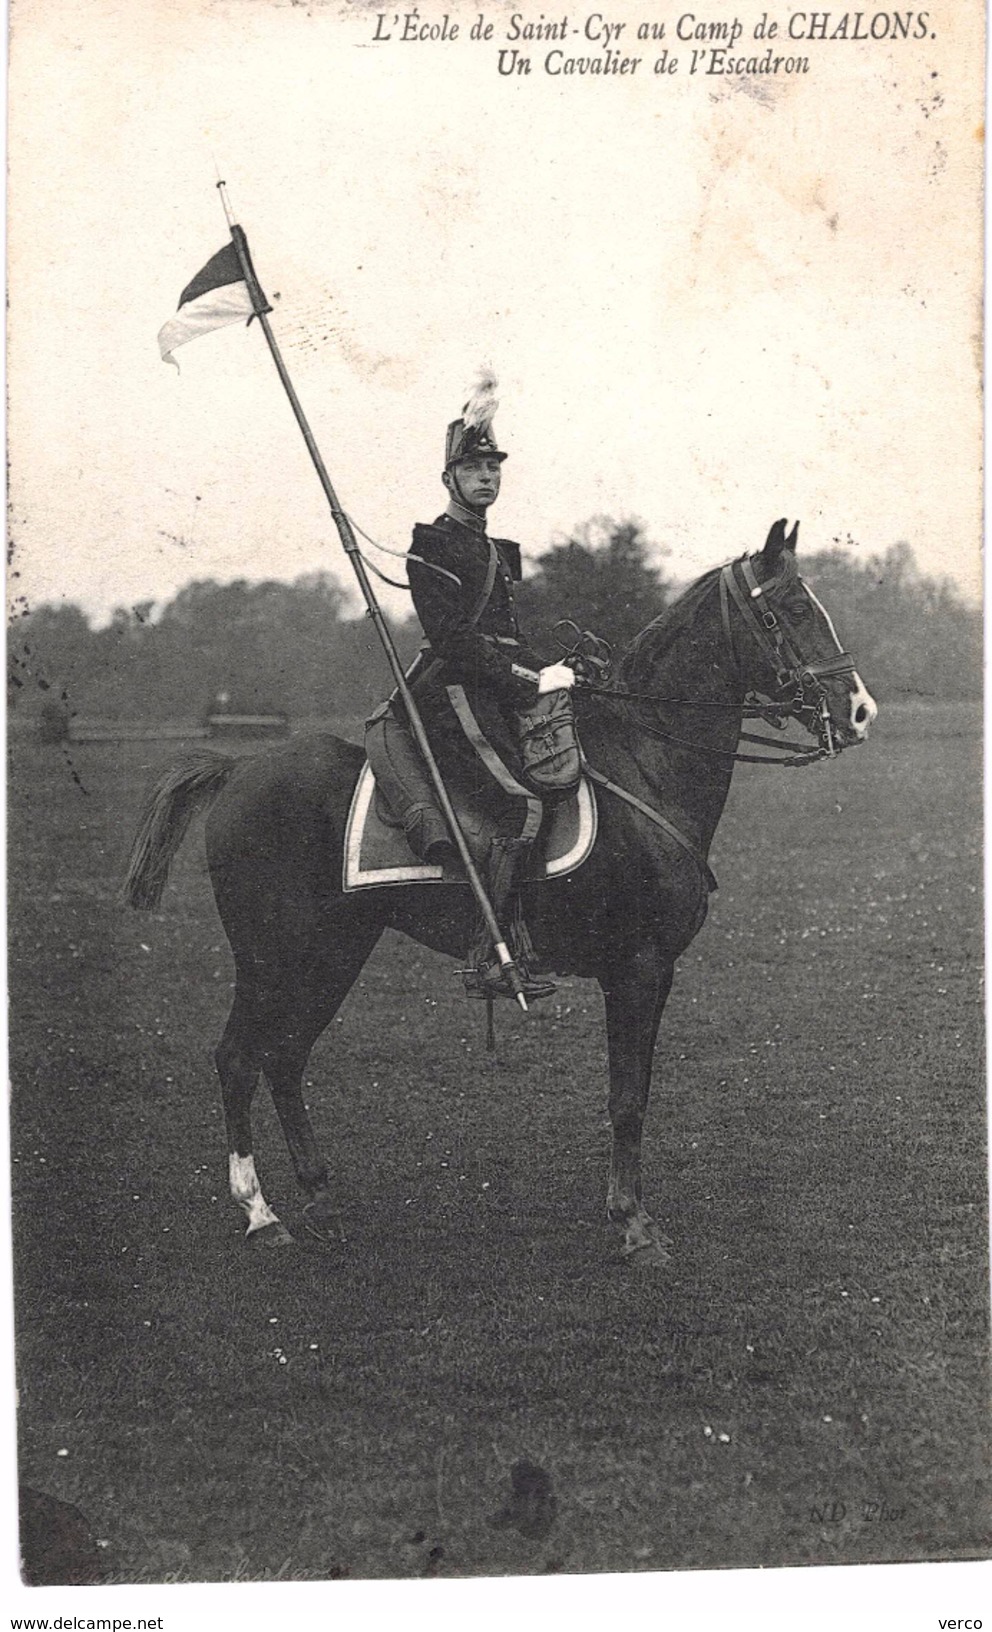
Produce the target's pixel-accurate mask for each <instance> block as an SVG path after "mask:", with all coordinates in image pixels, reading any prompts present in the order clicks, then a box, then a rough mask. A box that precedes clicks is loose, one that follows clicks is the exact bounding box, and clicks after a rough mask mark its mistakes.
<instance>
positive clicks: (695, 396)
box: [10, 0, 981, 617]
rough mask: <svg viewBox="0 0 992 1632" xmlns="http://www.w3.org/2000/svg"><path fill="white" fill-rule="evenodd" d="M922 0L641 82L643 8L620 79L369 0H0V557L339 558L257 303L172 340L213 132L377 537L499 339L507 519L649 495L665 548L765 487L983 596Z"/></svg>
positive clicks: (400, 508) (957, 17)
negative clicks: (4, 3) (904, 31)
mask: <svg viewBox="0 0 992 1632" xmlns="http://www.w3.org/2000/svg"><path fill="white" fill-rule="evenodd" d="M443 9H444V8H443V7H442V8H438V12H437V14H438V15H440V13H441V11H443ZM545 9H546V10H547V8H545ZM681 9H682V8H681V7H673V8H659V7H657V6H654V7H647V8H645V7H638V6H636V5H633V4H630V3H628V0H622V3H621V4H620V5H619V6H615V7H612V8H610V9H609V11H608V13H607V15H609V16H610V17H613V18H621V19H623V18H626V19H627V21H628V30H630V29H632V28H633V26H634V23H635V22H636V20H637V19H638V18H639V17H640V16H642V15H644V14H645V12H646V13H647V15H649V16H651V17H667V18H668V19H669V25H670V26H671V24H672V23H673V22H674V20H675V18H676V17H677V16H678V15H679V13H680V11H681ZM719 9H721V11H722V12H723V13H726V11H727V8H726V7H723V8H719ZM761 9H762V8H760V7H755V8H753V11H748V10H747V9H743V8H742V11H741V15H742V16H744V17H746V18H749V19H752V20H753V18H756V17H758V16H759V15H760V11H761ZM420 10H421V14H422V15H425V16H426V15H429V14H431V11H430V8H429V7H427V6H423V5H422V6H421V8H420ZM448 10H449V11H451V10H454V13H455V15H456V16H460V17H461V19H462V22H463V25H465V26H463V33H464V32H465V31H466V27H467V25H468V24H469V23H470V22H471V21H472V19H473V18H474V16H475V15H477V8H476V7H475V6H472V7H468V8H459V7H458V6H457V5H456V6H455V7H454V8H452V7H451V6H450V5H449V7H448ZM509 11H510V8H505V9H504V8H501V7H498V6H495V7H494V6H490V7H489V8H488V9H487V15H488V16H489V17H490V18H491V19H493V20H494V21H495V22H496V24H497V29H499V30H502V29H503V28H505V26H506V22H507V19H508V16H509ZM533 14H534V15H535V16H537V15H538V11H537V8H535V10H534V13H533ZM551 15H552V12H551V11H548V16H551ZM554 15H556V16H557V15H558V13H557V12H555V13H554ZM585 15H586V14H585V12H582V13H581V14H579V13H576V14H575V19H576V20H578V19H579V18H580V17H584V16H585ZM931 15H932V17H933V18H934V19H936V21H935V22H934V29H935V31H936V34H937V38H936V39H935V40H931V41H927V42H925V43H923V44H916V43H914V42H911V41H910V42H902V43H901V44H899V45H898V46H887V45H884V46H883V45H877V46H855V45H852V44H850V43H847V44H835V45H833V46H821V47H808V48H807V49H808V50H809V54H810V60H811V64H812V70H811V72H810V74H809V75H807V76H805V77H802V78H799V77H796V78H791V79H784V78H780V79H777V80H764V81H756V80H753V79H751V80H749V79H744V80H738V79H736V78H734V79H723V78H715V77H714V78H711V79H709V80H708V81H701V80H700V79H699V78H689V77H687V76H686V75H685V74H684V73H683V74H682V75H681V76H676V77H666V78H665V79H659V78H657V77H655V76H653V75H652V74H651V73H650V66H651V62H652V60H653V57H654V56H655V55H656V54H657V48H656V47H652V46H647V47H642V48H641V49H642V50H643V51H644V52H645V62H644V63H643V64H642V67H641V69H640V70H639V71H638V73H636V74H635V75H634V76H633V77H626V78H623V79H621V78H612V79H610V78H606V79H599V80H589V79H578V78H573V79H566V78H565V77H564V76H560V77H558V78H552V77H549V76H547V75H545V74H543V73H541V72H540V71H538V72H536V73H535V74H534V75H532V76H531V77H530V78H513V79H507V78H501V77H500V76H499V75H498V74H497V73H496V68H495V60H496V59H495V49H494V48H493V47H485V46H479V45H471V44H470V43H468V42H467V41H465V40H462V41H459V42H455V43H454V44H450V45H435V46H426V45H413V44H401V43H397V42H395V41H393V42H390V43H389V44H379V45H376V44H374V43H373V40H372V36H373V31H374V11H373V9H371V8H369V9H366V8H364V7H359V6H352V7H345V8H339V7H337V6H333V5H332V6H325V7H313V8H312V9H308V8H307V7H306V6H304V5H296V4H288V3H287V4H285V5H282V4H278V3H277V4H266V3H263V0H236V3H232V0H219V3H216V4H208V5H203V4H196V5H193V4H190V3H188V0H170V3H169V4H168V5H164V4H163V5H161V6H154V5H141V6H140V7H137V6H135V4H134V0H60V3H59V4H57V5H53V4H52V3H51V0H15V4H14V15H13V42H12V48H11V66H12V76H13V88H12V95H11V121H12V152H11V163H12V182H11V214H12V220H11V227H10V248H11V299H12V306H13V315H12V319H11V337H10V378H11V398H12V408H11V441H12V460H13V474H12V486H11V498H12V518H13V537H14V542H15V547H16V562H15V564H16V566H17V569H18V571H19V572H20V574H21V577H20V579H19V580H18V581H17V583H16V585H15V590H16V591H17V592H23V593H24V594H26V595H27V597H28V599H29V601H30V602H31V603H33V604H36V603H38V602H40V601H43V600H57V599H59V598H60V597H65V598H68V599H70V600H74V601H77V602H79V603H81V604H82V605H84V606H85V607H86V608H87V610H89V611H90V612H92V613H94V614H95V615H98V616H100V617H104V616H106V615H107V614H108V612H109V611H110V609H111V608H112V607H113V606H114V605H116V604H125V605H130V604H133V603H135V602H138V601H143V600H147V599H162V598H167V597H169V596H170V595H171V594H172V593H174V591H175V590H176V589H177V588H178V587H179V586H180V585H181V584H182V583H184V582H186V581H188V580H189V579H190V578H192V577H201V578H202V577H214V578H217V579H230V578H234V577H239V576H244V577H248V578H261V577H266V576H275V577H287V578H291V577H294V576H296V575H297V574H299V573H302V572H308V571H313V570H317V569H320V568H329V569H330V570H332V571H334V572H336V573H340V574H341V576H342V578H344V577H346V568H345V567H344V565H343V563H342V556H341V552H340V548H339V545H338V543H337V539H336V535H335V532H334V528H333V525H332V523H331V521H330V518H329V516H328V513H327V510H326V506H325V504H324V500H323V497H322V495H321V492H320V489H319V487H318V485H317V482H316V479H315V477H314V475H313V473H312V471H311V469H310V466H309V463H308V461H307V457H306V453H305V450H304V448H303V444H302V441H301V440H300V437H299V433H298V431H297V430H296V427H295V424H294V422H293V420H292V418H291V415H290V411H289V408H288V405H287V404H286V402H285V399H284V398H283V396H282V392H281V387H280V386H279V383H278V380H277V378H276V376H275V372H274V369H273V367H272V364H271V362H270V360H269V358H268V355H267V352H266V349H265V345H264V341H263V338H262V336H261V334H260V333H259V332H258V331H257V329H256V328H252V329H250V330H248V331H246V330H245V329H244V328H243V327H237V328H230V329H226V330H223V331H220V332H218V333H216V334H213V335H210V336H208V337H207V338H205V339H201V340H198V341H196V342H194V343H193V344H192V345H190V346H189V347H187V348H185V349H184V350H183V351H181V352H180V353H179V354H178V356H179V362H180V365H181V372H180V373H177V372H176V371H175V370H174V369H171V368H168V367H167V366H165V365H164V364H163V363H162V362H161V361H160V360H159V357H158V352H157V347H156V333H157V330H158V328H159V327H160V325H161V324H162V323H163V322H164V321H165V320H166V318H168V317H169V316H170V315H172V313H173V311H174V310H175V307H176V303H177V299H178V295H179V292H180V290H181V289H182V287H183V286H184V285H185V284H186V283H187V282H188V281H189V279H190V278H191V277H192V276H193V274H194V273H195V272H196V271H198V270H199V268H200V267H201V266H202V265H203V263H204V262H205V261H206V260H207V259H208V258H209V256H210V255H211V254H213V253H214V251H216V250H217V249H219V248H220V247H221V245H222V244H223V242H224V241H225V239H226V227H225V223H224V219H223V215H222V212H221V209H220V205H219V202H218V199H217V194H216V191H215V188H214V182H215V180H216V175H217V171H216V169H215V163H216V164H217V165H219V166H220V169H221V172H222V174H223V176H224V177H225V179H226V180H227V182H228V184H229V190H230V195H231V199H232V202H233V204H234V207H235V209H236V212H237V214H238V216H239V219H240V220H241V221H242V223H243V225H244V227H245V229H246V231H247V233H248V237H249V242H250V244H251V246H252V250H253V254H254V259H255V264H256V268H257V270H258V273H259V277H260V279H261V281H262V284H263V287H264V288H265V289H266V291H267V292H268V294H269V297H270V299H271V300H272V301H273V304H274V306H275V308H276V310H275V314H274V317H273V325H274V328H275V330H276V333H277V335H278V336H279V337H280V339H281V340H282V342H283V343H284V346H285V352H286V359H287V362H288V364H289V367H290V369H291V371H292V373H293V375H294V379H295V382H296V385H297V389H298V391H299V393H300V396H301V398H302V400H303V403H304V406H305V408H306V409H307V411H308V413H309V415H310V418H311V421H312V424H313V427H314V430H315V432H316V434H317V437H318V440H319V442H320V444H321V447H322V450H323V453H324V456H325V458H326V460H327V463H328V465H329V467H330V470H331V474H332V477H333V478H334V480H335V483H336V485H337V487H338V490H339V493H340V495H341V497H342V500H343V502H344V504H345V505H346V507H347V508H348V509H349V510H350V511H351V513H352V514H353V515H354V516H355V518H356V519H357V520H358V521H359V522H360V523H361V525H362V526H363V527H365V528H366V529H367V530H368V531H369V532H370V533H372V534H373V535H374V536H375V537H377V538H381V539H383V540H384V541H386V542H388V543H390V544H392V545H393V546H394V547H400V548H405V546H406V543H407V540H408V537H409V529H410V526H411V524H412V522H413V521H415V520H418V519H430V518H431V517H432V516H433V515H434V514H435V513H436V512H437V510H438V509H440V508H441V506H442V502H443V495H442V490H441V488H440V483H439V472H440V467H441V462H442V449H443V444H444V428H445V424H446V421H447V420H448V419H449V418H451V417H453V415H454V414H455V413H456V412H457V411H458V409H459V407H460V404H461V402H462V400H463V398H464V395H465V392H466V388H467V387H468V385H469V384H470V382H471V379H472V376H473V373H474V371H475V369H476V366H477V364H478V363H479V362H480V361H482V360H483V359H487V360H489V361H491V362H492V364H493V365H494V367H495V368H496V371H497V373H498V374H499V376H500V385H501V393H500V394H501V398H502V407H501V410H500V413H499V415H498V417H497V422H496V423H497V430H498V433H499V437H500V440H501V443H502V445H503V446H504V447H506V448H507V449H508V450H509V452H510V455H511V457H510V460H509V462H508V463H507V465H506V466H505V486H504V495H503V497H502V499H501V500H500V504H499V507H498V509H497V511H496V512H494V515H493V528H494V531H496V532H498V533H502V534H505V535H507V536H511V537H516V538H517V539H519V540H520V541H521V542H522V544H523V546H524V551H525V555H529V556H531V557H533V556H534V555H536V554H538V553H540V552H541V551H542V550H543V549H545V548H547V546H548V544H549V542H551V541H552V540H553V539H554V538H555V537H556V536H560V535H561V534H562V533H564V532H566V531H568V530H569V529H571V528H573V527H574V526H575V525H576V524H579V523H581V522H583V521H584V520H586V519H587V518H589V517H590V516H592V515H594V514H596V513H607V514H610V515H613V516H618V517H619V516H627V515H630V514H633V515H636V516H638V517H640V518H641V519H642V520H643V521H644V523H645V524H646V527H647V529H648V532H649V535H650V536H651V538H652V539H654V540H656V541H657V542H658V543H659V544H662V545H665V546H667V548H668V550H669V551H670V554H669V556H668V559H667V567H668V570H669V572H670V573H671V574H672V575H673V576H675V577H678V578H686V577H689V576H691V575H693V574H695V573H697V572H700V571H702V570H704V569H705V568H707V567H708V566H710V565H713V564H715V563H716V562H717V561H720V560H723V559H725V558H727V557H728V556H730V555H732V554H735V553H739V552H740V551H741V550H743V549H744V548H746V547H751V546H757V545H760V543H761V542H762V540H763V538H764V534H765V531H766V529H767V526H768V524H769V523H770V522H771V521H772V520H774V519H775V518H776V517H777V516H780V515H784V516H787V517H789V518H790V519H795V518H798V519H800V521H801V523H802V536H803V539H804V541H805V543H806V546H807V547H808V548H823V547H825V546H827V545H830V544H831V543H833V542H835V541H840V542H841V543H842V544H843V545H844V546H845V547H846V548H849V549H850V550H851V551H852V552H854V553H855V554H856V556H857V557H859V558H863V557H864V556H865V555H867V554H869V553H874V552H876V551H882V550H885V549H886V548H888V547H889V546H890V545H891V544H893V543H895V542H897V541H899V540H907V541H908V542H909V543H910V544H911V545H912V546H913V549H914V550H915V552H916V555H917V559H918V561H919V563H920V565H921V566H922V567H923V569H924V570H926V571H928V572H933V573H950V574H953V576H954V577H955V578H956V579H957V581H958V582H959V584H961V586H962V587H963V588H965V589H966V590H967V591H968V592H969V593H971V594H977V593H978V590H979V553H978V549H979V546H978V534H979V517H980V509H979V487H978V476H977V448H978V434H979V426H980V419H979V400H978V374H977V348H978V345H979V326H980V281H979V262H978V254H979V243H980V237H979V234H980V220H979V203H978V200H979V185H980V169H979V166H980V162H981V146H980V141H979V139H978V135H979V133H978V131H977V128H976V127H977V126H978V124H979V121H980V118H981V108H980V101H979V90H980V72H981V59H980V51H979V42H978V39H977V33H974V31H977V29H978V28H979V27H980V24H981V17H980V8H978V7H977V6H967V7H962V6H956V7H955V9H954V13H953V14H952V13H951V12H950V8H945V10H944V11H943V12H940V13H937V12H934V13H932V14H931ZM969 29H971V30H972V31H973V33H974V37H973V38H972V40H971V41H970V42H969V40H968V38H967V37H966V31H967V30H969ZM962 31H965V32H962ZM673 43H674V42H673ZM681 49H682V50H683V63H684V61H685V54H686V52H687V48H685V47H683V48H681ZM793 49H798V48H796V47H794V48H793ZM585 50H586V51H587V52H588V51H590V50H591V48H590V47H588V46H586V47H585ZM969 52H970V63H971V67H970V69H968V68H966V66H965V65H966V64H967V63H968V61H969ZM535 57H536V62H537V64H538V68H539V64H540V61H541V60H542V58H543V51H542V50H541V48H538V50H537V52H536V54H535ZM377 559H380V560H381V558H377ZM381 564H382V565H384V566H386V567H387V570H394V567H395V565H396V564H393V567H390V566H389V563H388V562H386V561H385V560H381ZM387 600H388V604H389V606H390V608H391V609H392V610H398V609H400V608H401V606H402V604H403V603H402V599H401V597H399V596H395V595H394V596H389V597H387Z"/></svg>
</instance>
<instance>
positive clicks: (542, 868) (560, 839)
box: [343, 762, 597, 890]
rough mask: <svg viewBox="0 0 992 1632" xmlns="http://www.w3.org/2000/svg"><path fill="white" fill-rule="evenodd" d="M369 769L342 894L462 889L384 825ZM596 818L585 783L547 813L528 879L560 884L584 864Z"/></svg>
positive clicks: (352, 823) (361, 782)
mask: <svg viewBox="0 0 992 1632" xmlns="http://www.w3.org/2000/svg"><path fill="white" fill-rule="evenodd" d="M375 792H376V787H375V776H374V775H373V773H372V767H371V765H369V764H368V762H366V763H365V764H364V765H363V766H362V771H361V775H360V776H359V778H358V784H357V786H356V788H355V792H354V795H353V797H352V801H351V809H350V811H349V812H348V827H347V830H346V833H345V841H344V868H343V873H344V877H343V884H344V888H345V889H346V890H365V889H370V888H372V887H373V886H375V885H384V884H392V885H395V884H465V883H466V880H465V879H464V878H462V877H452V876H451V874H449V875H448V877H447V878H445V875H444V870H443V869H442V868H441V867H430V866H428V865H427V863H426V862H423V861H420V860H418V858H417V857H416V856H415V855H414V853H413V851H412V850H411V849H410V846H409V845H408V844H407V842H406V839H405V837H404V835H403V830H402V828H400V827H396V826H395V825H392V824H390V823H389V822H387V821H384V820H383V817H382V815H381V814H380V812H379V809H378V803H379V802H378V800H377V799H376V797H375ZM596 828H597V812H596V800H595V797H594V795H593V791H592V788H591V787H590V785H589V782H588V781H587V779H586V778H585V777H583V778H582V781H581V782H580V783H579V786H578V788H577V790H576V792H575V793H574V794H572V796H571V798H569V799H565V800H562V802H561V803H560V804H558V805H555V806H554V807H553V809H552V810H551V811H550V812H549V813H548V816H547V818H546V822H545V827H544V829H543V831H542V833H541V836H540V837H539V839H538V840H537V843H536V844H534V846H533V847H532V849H531V853H530V866H529V868H528V870H527V873H526V875H525V876H526V877H527V878H528V879H532V880H538V879H542V878H561V877H563V875H564V874H565V873H571V872H574V870H575V868H576V867H578V866H579V865H580V864H581V863H582V862H583V861H585V859H586V857H587V856H588V854H589V852H590V850H591V849H592V847H593V844H594V843H595V841H596Z"/></svg>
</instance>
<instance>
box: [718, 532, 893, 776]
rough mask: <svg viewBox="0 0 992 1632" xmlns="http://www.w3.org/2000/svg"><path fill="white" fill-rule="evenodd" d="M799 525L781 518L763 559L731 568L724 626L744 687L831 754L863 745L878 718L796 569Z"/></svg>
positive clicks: (725, 576)
mask: <svg viewBox="0 0 992 1632" xmlns="http://www.w3.org/2000/svg"><path fill="white" fill-rule="evenodd" d="M798 537H799V523H798V522H796V523H795V524H794V525H793V527H792V530H791V532H788V533H787V532H786V523H785V521H776V522H775V523H774V525H773V526H772V527H771V529H770V530H769V533H768V537H767V539H766V540H765V546H764V549H763V550H761V552H760V553H759V554H758V555H755V556H744V557H743V559H742V560H740V561H735V562H732V563H731V564H730V565H729V566H727V567H724V569H723V572H722V574H721V583H720V593H721V602H722V606H723V621H724V627H725V630H726V632H727V635H728V638H729V639H730V641H731V643H732V645H733V648H734V650H735V651H736V653H737V656H738V662H739V664H740V667H741V671H742V674H743V676H744V679H745V683H746V684H747V685H748V686H749V687H750V688H751V689H752V690H753V691H755V692H758V693H759V694H760V695H761V696H763V697H768V698H770V699H771V700H772V702H773V703H778V702H781V703H782V705H783V707H784V708H786V709H787V710H788V711H789V712H791V713H793V714H795V715H796V717H797V718H799V719H801V720H802V721H803V723H804V724H805V725H806V727H807V728H808V729H809V730H810V731H811V732H812V733H813V734H815V735H818V736H819V737H820V738H821V741H823V742H824V744H825V746H826V748H827V749H828V751H830V752H833V751H835V750H836V749H837V748H841V747H847V746H849V745H851V744H853V743H856V742H863V741H864V739H865V737H866V736H867V735H868V729H869V727H870V725H871V723H872V721H873V720H874V718H875V716H876V714H877V713H878V707H877V705H876V703H875V700H874V698H873V697H872V696H871V693H870V692H869V691H868V689H867V687H866V686H865V683H864V681H863V680H862V678H861V676H860V674H859V673H858V671H857V669H856V668H855V666H854V660H853V658H851V657H850V656H849V655H848V654H847V653H846V652H845V651H844V649H843V647H842V645H841V643H840V640H839V639H838V636H837V631H836V629H835V628H834V626H833V622H832V621H831V618H830V614H829V613H828V612H827V610H826V608H825V607H824V606H823V605H822V603H821V602H820V601H819V600H818V599H817V597H816V596H815V595H814V593H813V591H812V590H811V589H810V587H809V585H808V584H807V583H806V582H805V581H804V579H803V578H802V577H801V576H800V574H799V570H798V568H797V565H796V546H797V541H798Z"/></svg>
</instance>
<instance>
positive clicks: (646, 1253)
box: [620, 1219, 672, 1268]
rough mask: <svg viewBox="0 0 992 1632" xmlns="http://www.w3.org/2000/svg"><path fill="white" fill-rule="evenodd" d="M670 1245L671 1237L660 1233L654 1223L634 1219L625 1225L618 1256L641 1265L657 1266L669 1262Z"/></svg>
mask: <svg viewBox="0 0 992 1632" xmlns="http://www.w3.org/2000/svg"><path fill="white" fill-rule="evenodd" d="M671 1245H672V1242H671V1238H670V1237H669V1236H667V1235H662V1233H661V1231H660V1230H659V1229H658V1226H657V1225H656V1224H653V1223H651V1224H644V1223H642V1222H641V1220H640V1219H635V1220H634V1221H633V1222H632V1223H631V1224H629V1225H628V1227H627V1233H626V1235H625V1236H624V1242H623V1246H622V1247H621V1248H620V1256H621V1257H622V1258H627V1259H630V1260H632V1261H633V1262H634V1263H636V1264H638V1265H640V1266H642V1267H646V1268H657V1267H658V1266H659V1265H660V1264H669V1263H671V1254H670V1253H669V1251H668V1249H669V1247H670V1246H671Z"/></svg>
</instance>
